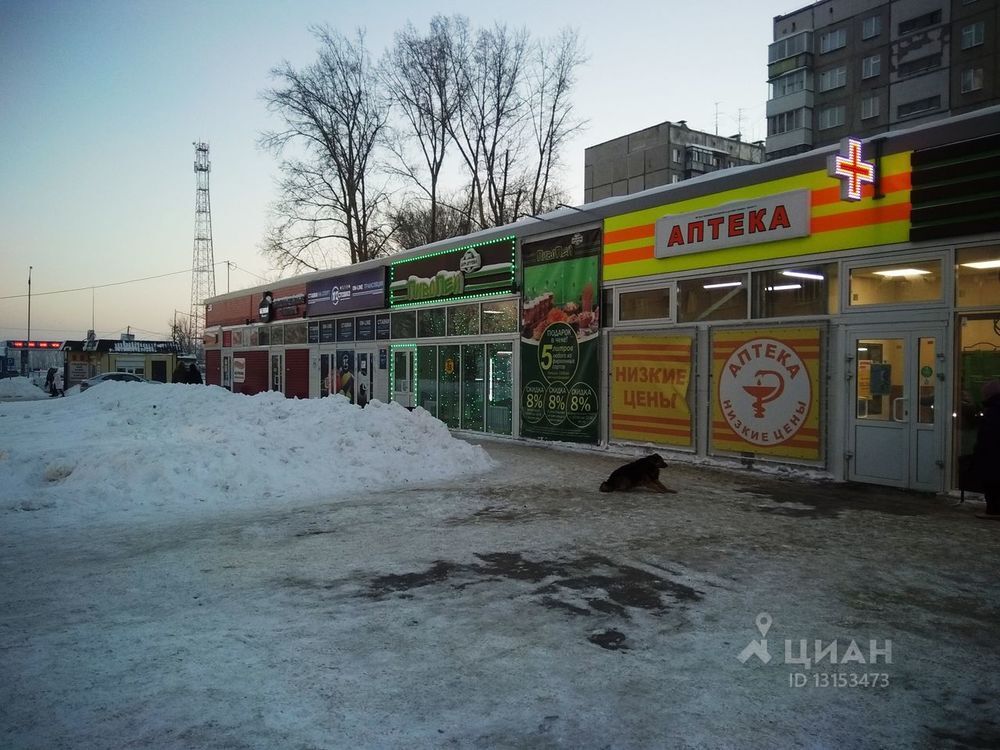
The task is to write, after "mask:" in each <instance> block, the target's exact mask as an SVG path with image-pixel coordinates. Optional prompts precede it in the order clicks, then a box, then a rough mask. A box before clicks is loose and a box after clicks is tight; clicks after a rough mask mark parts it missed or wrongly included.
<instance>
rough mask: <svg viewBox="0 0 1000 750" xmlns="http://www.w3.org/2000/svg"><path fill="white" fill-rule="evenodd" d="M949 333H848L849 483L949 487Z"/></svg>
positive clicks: (935, 330) (923, 330) (886, 329)
mask: <svg viewBox="0 0 1000 750" xmlns="http://www.w3.org/2000/svg"><path fill="white" fill-rule="evenodd" d="M944 334H945V331H944V328H943V327H941V328H931V329H928V328H926V327H925V328H921V329H919V330H913V329H907V330H901V329H899V328H896V327H878V328H876V327H874V326H873V327H864V328H860V327H859V328H851V329H848V332H847V346H848V355H847V357H848V363H847V366H848V376H849V378H850V379H851V383H852V385H851V391H850V393H851V401H850V406H851V408H849V414H850V416H849V421H848V432H847V434H848V452H849V454H850V455H851V457H852V458H851V462H850V471H849V472H848V478H849V479H851V480H853V481H858V482H869V483H872V484H883V485H889V486H892V487H904V488H908V489H915V490H925V491H929V492H939V491H941V490H942V489H943V488H944V426H945V416H946V415H945V412H946V409H945V406H944V396H945V389H944V375H945V367H944V364H945V356H944V351H945V349H944V346H945V335H944Z"/></svg>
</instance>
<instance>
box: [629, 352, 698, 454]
mask: <svg viewBox="0 0 1000 750" xmlns="http://www.w3.org/2000/svg"><path fill="white" fill-rule="evenodd" d="M691 350H692V342H691V337H690V336H621V335H619V336H615V338H614V340H613V341H612V343H611V439H612V440H622V441H636V442H644V443H662V444H665V445H672V446H678V447H684V448H688V447H691V445H692V438H693V434H694V432H693V428H692V424H691V410H690V408H689V407H688V392H689V390H690V386H691V362H692V357H691Z"/></svg>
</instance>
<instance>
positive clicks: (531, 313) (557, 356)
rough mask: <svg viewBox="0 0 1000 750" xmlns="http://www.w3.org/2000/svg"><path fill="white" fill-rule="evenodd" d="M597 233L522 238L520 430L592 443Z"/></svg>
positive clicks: (596, 411) (596, 410)
mask: <svg viewBox="0 0 1000 750" xmlns="http://www.w3.org/2000/svg"><path fill="white" fill-rule="evenodd" d="M600 251H601V231H600V230H599V229H592V230H588V231H586V232H576V233H574V234H569V235H564V236H562V237H556V238H553V239H549V240H544V241H542V242H533V243H529V244H525V245H524V246H523V247H522V252H521V257H522V263H523V267H524V297H523V299H524V302H523V309H522V314H521V435H522V436H524V437H531V438H541V439H545V440H564V441H568V442H576V443H596V442H598V441H599V439H600V405H599V402H598V396H597V394H598V383H599V380H598V378H599V371H600V367H599V357H600V336H599V332H600V310H599V302H600V297H599V296H598V293H597V292H598V285H599V277H598V273H599V270H598V262H599V258H600Z"/></svg>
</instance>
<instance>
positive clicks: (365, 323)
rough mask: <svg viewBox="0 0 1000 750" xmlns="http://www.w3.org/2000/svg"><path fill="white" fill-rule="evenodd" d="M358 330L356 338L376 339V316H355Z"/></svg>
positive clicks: (361, 339)
mask: <svg viewBox="0 0 1000 750" xmlns="http://www.w3.org/2000/svg"><path fill="white" fill-rule="evenodd" d="M355 321H356V330H355V333H354V335H355V338H356V339H357V340H358V341H374V340H375V316H374V315H361V316H358V317H357V318H355Z"/></svg>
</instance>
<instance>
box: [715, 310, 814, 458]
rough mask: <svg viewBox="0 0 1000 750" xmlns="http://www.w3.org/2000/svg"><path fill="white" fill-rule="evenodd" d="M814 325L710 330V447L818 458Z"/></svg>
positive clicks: (789, 456) (766, 454) (758, 453)
mask: <svg viewBox="0 0 1000 750" xmlns="http://www.w3.org/2000/svg"><path fill="white" fill-rule="evenodd" d="M820 349H821V331H820V329H819V328H758V329H752V330H746V329H744V330H739V331H736V330H730V331H717V332H715V333H713V335H712V374H713V380H714V382H715V384H716V385H715V387H716V392H715V394H714V396H715V398H714V399H713V403H712V440H711V444H712V450H713V451H734V452H739V453H753V454H755V455H761V456H781V457H783V458H799V459H804V460H809V461H818V460H819V459H820V419H819V413H820V408H819V406H820V394H819V377H820Z"/></svg>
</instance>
